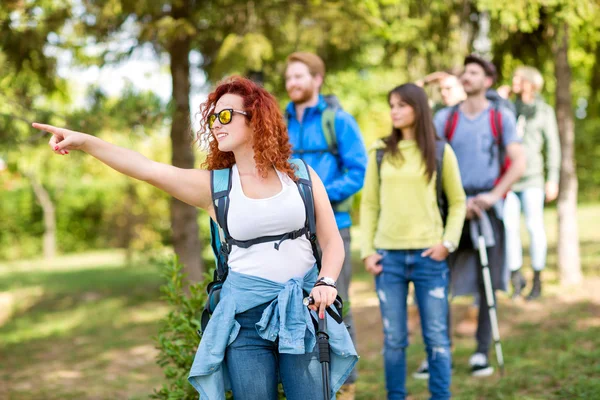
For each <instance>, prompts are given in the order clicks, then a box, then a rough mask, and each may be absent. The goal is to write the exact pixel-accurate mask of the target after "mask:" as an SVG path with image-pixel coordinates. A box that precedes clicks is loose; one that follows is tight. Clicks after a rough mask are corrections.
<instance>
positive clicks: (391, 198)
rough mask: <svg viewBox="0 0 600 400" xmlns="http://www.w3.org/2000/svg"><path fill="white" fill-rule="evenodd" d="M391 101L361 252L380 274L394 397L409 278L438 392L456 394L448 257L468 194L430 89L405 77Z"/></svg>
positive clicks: (371, 172) (373, 162) (372, 169)
mask: <svg viewBox="0 0 600 400" xmlns="http://www.w3.org/2000/svg"><path fill="white" fill-rule="evenodd" d="M388 101H389V104H390V114H391V117H392V125H393V128H392V133H391V134H390V135H389V136H388V137H386V138H384V139H383V140H380V141H378V142H377V143H376V144H375V146H374V147H373V148H372V149H371V151H370V153H369V163H368V166H367V174H366V179H365V186H364V189H363V194H362V203H361V209H360V211H361V238H362V248H361V252H362V258H363V260H364V263H365V267H366V269H367V271H369V272H370V273H372V274H373V275H375V285H376V289H377V295H378V297H379V303H380V308H381V315H382V319H383V330H384V337H385V340H384V362H385V374H386V389H387V392H388V399H390V400H392V399H393V400H396V399H404V398H405V397H406V389H405V378H406V356H405V350H406V347H407V346H408V330H407V306H406V297H407V293H408V284H409V282H413V284H414V286H415V294H416V297H417V303H418V306H419V313H420V316H421V326H422V330H423V340H424V342H425V347H426V350H427V360H428V362H429V375H430V378H429V391H430V392H431V399H436V400H437V399H449V398H450V376H451V373H450V366H451V354H450V339H449V334H448V327H447V319H448V293H447V290H448V286H449V279H450V276H449V275H450V271H449V269H448V263H447V262H446V258H447V257H448V254H449V253H450V252H452V251H454V249H455V248H456V245H457V244H458V242H459V239H460V235H461V231H462V226H463V221H464V219H465V212H466V207H465V193H464V191H463V188H462V183H461V180H460V173H459V170H458V163H457V161H456V156H455V155H454V152H453V151H452V149H451V148H450V146H449V145H447V144H445V143H441V142H437V135H436V133H435V127H434V125H433V120H432V116H431V110H430V108H429V105H428V102H427V95H426V94H425V91H424V90H423V89H421V88H420V87H418V86H416V85H414V84H411V83H408V84H404V85H401V86H398V87H396V88H395V89H393V90H392V91H391V92H390V93H389V95H388ZM440 170H441V174H440V175H441V181H439V180H438V179H437V173H438V171H440ZM437 184H440V185H441V186H440V187H439V190H438V188H437V187H436V185H437ZM442 193H443V195H444V196H441V195H440V194H442ZM442 198H443V199H444V201H442ZM443 204H447V209H446V207H445V206H443ZM442 214H443V215H444V217H442ZM444 220H445V224H444Z"/></svg>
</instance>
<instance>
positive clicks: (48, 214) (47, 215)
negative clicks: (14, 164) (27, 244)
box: [24, 173, 56, 260]
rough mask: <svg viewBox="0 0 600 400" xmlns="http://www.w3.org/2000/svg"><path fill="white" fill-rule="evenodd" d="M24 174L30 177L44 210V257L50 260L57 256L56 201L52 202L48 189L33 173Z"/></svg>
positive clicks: (34, 191)
mask: <svg viewBox="0 0 600 400" xmlns="http://www.w3.org/2000/svg"><path fill="white" fill-rule="evenodd" d="M24 175H25V176H26V177H27V178H29V181H30V182H31V186H32V188H33V193H35V198H36V199H37V201H38V203H39V204H40V206H41V207H42V211H43V212H44V243H43V250H44V259H46V260H50V259H52V258H54V257H55V256H56V212H55V209H54V203H52V199H51V198H50V194H49V193H48V191H47V190H46V189H44V187H43V186H42V185H41V184H40V183H39V182H38V181H37V180H36V178H35V176H34V175H33V173H25V174H24Z"/></svg>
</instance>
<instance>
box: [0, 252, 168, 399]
mask: <svg viewBox="0 0 600 400" xmlns="http://www.w3.org/2000/svg"><path fill="white" fill-rule="evenodd" d="M61 260H62V261H64V262H63V263H61V262H54V263H51V264H48V263H43V262H37V263H38V264H37V266H36V265H34V264H35V263H12V264H4V265H0V293H3V294H4V304H5V305H6V306H7V307H5V308H4V318H3V319H4V324H3V325H2V326H0V365H1V366H2V367H1V368H0V388H1V387H3V388H4V389H0V398H2V399H4V398H10V399H13V398H14V399H81V398H131V397H132V396H136V395H138V394H139V395H140V396H141V397H140V398H147V394H148V393H150V392H152V389H153V388H154V387H157V386H159V384H160V383H161V382H162V373H161V371H160V369H159V368H158V367H157V366H156V365H155V364H154V357H155V354H156V350H155V349H154V344H153V342H152V336H154V335H156V333H157V321H158V320H159V319H160V318H161V317H162V316H164V315H165V313H166V312H167V309H166V306H165V305H164V304H163V303H162V302H161V301H160V300H159V286H160V284H161V281H160V277H159V276H158V271H157V270H156V269H155V268H153V267H150V266H146V265H131V266H126V265H125V263H124V257H123V256H122V255H121V254H118V253H114V252H112V253H105V254H102V253H97V254H91V255H84V256H82V257H81V260H82V262H81V266H79V267H78V266H77V263H76V262H73V260H77V257H73V256H71V257H66V258H64V259H62V258H61V259H59V260H58V261H61ZM94 260H96V265H94ZM7 308H10V314H9V315H7V313H6V310H7ZM0 318H1V316H0ZM3 390H5V391H7V393H3V392H2V391H3Z"/></svg>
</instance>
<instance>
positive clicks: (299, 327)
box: [188, 267, 358, 400]
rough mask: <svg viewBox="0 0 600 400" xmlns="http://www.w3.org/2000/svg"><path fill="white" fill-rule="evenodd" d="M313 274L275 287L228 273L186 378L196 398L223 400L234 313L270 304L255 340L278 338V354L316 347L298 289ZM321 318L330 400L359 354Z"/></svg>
mask: <svg viewBox="0 0 600 400" xmlns="http://www.w3.org/2000/svg"><path fill="white" fill-rule="evenodd" d="M317 275H318V272H317V268H316V267H314V268H312V269H311V270H310V271H309V272H307V274H306V275H305V276H304V278H297V279H291V280H289V281H288V282H286V283H278V282H273V281H269V280H267V279H263V278H259V277H255V276H251V275H246V274H240V273H237V272H233V271H229V275H228V276H227V280H226V281H225V283H224V284H223V288H222V289H221V300H220V302H219V304H218V305H217V307H216V308H215V312H214V313H213V315H212V317H211V319H210V321H209V323H208V325H207V327H206V330H205V332H204V334H203V336H202V340H201V341H200V345H199V346H198V351H197V352H196V357H195V358H194V363H193V364H192V369H191V371H190V375H189V377H188V380H189V382H190V383H191V384H192V385H193V386H194V388H196V390H197V391H198V392H199V393H200V398H201V399H203V400H204V399H206V400H224V399H225V391H226V390H229V389H230V382H229V374H228V372H227V365H226V363H224V357H225V349H226V348H227V346H228V345H230V344H231V343H233V341H234V340H235V339H236V337H237V335H238V332H239V330H240V325H239V323H238V322H237V321H236V320H235V315H236V314H240V313H243V312H245V311H247V310H249V309H251V308H254V307H257V306H259V305H261V304H264V303H266V302H268V301H270V302H271V304H270V305H269V306H268V307H267V308H266V309H265V311H264V312H263V315H262V318H261V320H260V321H259V322H258V324H257V329H258V333H259V334H260V336H261V337H262V338H263V339H265V340H271V341H275V340H276V339H277V337H278V336H279V352H280V353H288V354H304V353H307V352H311V351H313V349H314V347H315V344H316V336H315V329H314V325H313V322H312V320H311V318H312V317H311V315H310V312H309V311H308V309H307V308H306V307H305V306H304V305H303V304H302V299H303V297H304V293H303V289H304V290H306V291H307V292H309V291H310V290H311V289H312V287H313V286H314V283H315V280H316V279H317ZM326 315H327V318H328V320H327V331H328V334H329V344H330V346H331V352H330V353H331V364H330V370H331V375H330V378H331V398H333V397H334V395H335V393H336V392H337V390H338V389H339V388H340V387H341V386H342V384H343V383H344V382H345V381H346V378H347V377H348V375H350V371H352V368H354V365H355V364H356V362H357V361H358V356H357V354H356V350H355V349H354V345H353V344H352V340H351V339H350V334H349V333H348V330H347V329H346V326H345V325H344V324H338V323H337V322H335V321H334V320H333V319H332V318H331V317H330V316H329V315H328V314H326ZM307 331H308V334H306V333H307Z"/></svg>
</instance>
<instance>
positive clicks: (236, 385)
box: [225, 304, 323, 400]
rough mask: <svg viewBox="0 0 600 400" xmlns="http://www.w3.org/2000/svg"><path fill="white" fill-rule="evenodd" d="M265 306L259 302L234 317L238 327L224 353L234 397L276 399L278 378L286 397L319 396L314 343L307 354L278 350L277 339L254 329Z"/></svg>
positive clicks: (294, 399) (297, 399)
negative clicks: (269, 337)
mask: <svg viewBox="0 0 600 400" xmlns="http://www.w3.org/2000/svg"><path fill="white" fill-rule="evenodd" d="M266 306H267V304H263V305H260V306H258V307H255V308H252V309H250V310H248V311H246V312H244V313H241V314H238V315H236V317H235V319H236V321H237V322H239V324H240V325H241V329H240V332H239V334H238V336H237V338H236V339H235V340H234V342H233V343H232V344H231V345H229V347H227V351H226V353H225V361H226V362H227V368H228V370H229V377H230V380H231V386H232V390H233V397H234V398H235V399H236V400H277V398H278V395H277V384H278V382H279V380H281V382H282V384H283V390H284V391H285V394H286V397H287V399H288V400H306V399H320V398H322V397H323V386H322V379H321V364H320V363H319V359H318V352H317V346H315V349H314V350H315V351H313V352H312V353H309V354H280V353H279V352H278V350H277V345H278V344H277V341H275V342H271V341H269V340H265V339H263V338H261V337H260V336H259V335H258V332H257V331H256V323H257V322H258V321H259V320H260V318H261V316H262V312H263V310H264V309H265V308H266Z"/></svg>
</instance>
